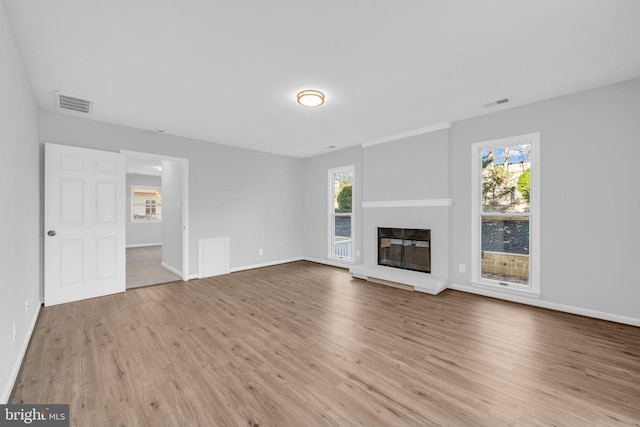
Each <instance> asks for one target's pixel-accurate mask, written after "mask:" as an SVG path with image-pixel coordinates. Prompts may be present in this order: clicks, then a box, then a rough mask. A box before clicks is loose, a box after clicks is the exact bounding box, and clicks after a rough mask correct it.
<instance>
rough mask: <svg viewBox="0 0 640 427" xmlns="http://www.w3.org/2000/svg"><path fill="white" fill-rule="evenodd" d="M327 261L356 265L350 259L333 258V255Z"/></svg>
mask: <svg viewBox="0 0 640 427" xmlns="http://www.w3.org/2000/svg"><path fill="white" fill-rule="evenodd" d="M327 259H328V260H331V261H333V262H343V263H345V264H355V263H356V261H355V260H353V259H350V258H340V257H337V256H331V255H329V256H328V257H327Z"/></svg>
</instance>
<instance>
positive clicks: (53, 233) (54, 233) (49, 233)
mask: <svg viewBox="0 0 640 427" xmlns="http://www.w3.org/2000/svg"><path fill="white" fill-rule="evenodd" d="M47 234H48V235H49V236H55V235H56V232H55V230H49V231H48V232H47Z"/></svg>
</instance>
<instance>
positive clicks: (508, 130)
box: [450, 79, 640, 319]
mask: <svg viewBox="0 0 640 427" xmlns="http://www.w3.org/2000/svg"><path fill="white" fill-rule="evenodd" d="M533 132H540V148H541V150H540V151H541V168H542V170H541V175H540V178H541V180H542V182H541V190H542V195H541V201H540V208H541V218H540V219H541V229H542V233H541V269H542V274H541V276H542V277H541V291H542V297H541V301H547V302H552V303H556V304H563V305H568V306H575V307H580V308H585V309H589V310H595V311H600V312H605V313H612V314H616V315H620V316H629V317H633V318H636V319H638V318H640V303H639V302H640V280H639V279H638V273H637V271H636V270H635V267H636V266H637V265H638V260H640V222H639V221H638V219H639V218H640V197H639V195H638V189H637V184H636V183H637V181H638V160H639V159H640V79H635V80H631V81H627V82H623V83H619V84H616V85H612V86H607V87H602V88H599V89H594V90H590V91H586V92H581V93H577V94H573V95H569V96H564V97H561V98H556V99H552V100H549V101H545V102H540V103H537V104H533V105H528V106H524V107H521V108H515V109H511V110H507V111H504V112H499V113H495V114H491V115H487V116H483V117H477V118H474V119H469V120H464V121H460V122H456V123H454V126H453V132H452V156H451V180H452V194H453V199H454V207H453V215H452V252H451V261H452V262H451V266H450V275H451V276H450V277H451V281H452V282H453V283H457V284H460V285H469V279H470V277H469V274H460V273H458V272H457V268H456V266H457V265H458V264H460V263H464V264H467V266H469V265H470V262H471V259H470V258H471V252H470V245H471V240H470V233H471V230H470V225H471V217H470V208H471V207H470V200H471V193H470V190H471V189H470V186H471V175H470V156H471V148H470V146H471V144H472V143H474V142H480V141H486V140H491V139H496V138H502V137H509V136H514V135H522V134H527V133H533ZM467 271H468V270H467Z"/></svg>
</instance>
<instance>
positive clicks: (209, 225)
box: [40, 111, 303, 275]
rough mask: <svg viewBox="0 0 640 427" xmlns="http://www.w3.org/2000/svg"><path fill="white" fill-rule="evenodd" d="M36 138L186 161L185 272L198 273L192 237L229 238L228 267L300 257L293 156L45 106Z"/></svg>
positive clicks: (296, 171) (298, 187)
mask: <svg viewBox="0 0 640 427" xmlns="http://www.w3.org/2000/svg"><path fill="white" fill-rule="evenodd" d="M40 141H41V142H45V141H46V142H52V143H57V144H66V145H72V146H79V147H87V148H95V149H99V150H106V151H116V152H117V151H119V150H120V149H124V150H130V151H138V152H143V153H152V154H162V155H167V156H173V157H180V158H186V159H188V160H189V200H190V218H189V220H190V231H189V238H190V247H189V254H190V256H189V258H190V259H189V274H191V275H193V274H197V272H198V239H208V238H214V237H226V236H228V237H230V252H231V268H237V267H243V266H249V265H255V264H260V263H267V262H276V261H280V260H285V259H292V258H299V257H301V256H302V239H301V238H300V236H301V235H302V234H303V232H302V208H301V207H300V203H299V201H300V200H302V180H301V179H300V176H301V171H302V169H301V166H302V162H301V161H300V160H299V159H294V158H291V157H285V156H277V155H272V154H266V153H261V152H257V151H251V150H245V149H240V148H233V147H228V146H225V145H219V144H212V143H207V142H202V141H196V140H192V139H187V138H180V137H176V136H172V135H168V134H159V133H157V132H151V131H144V130H138V129H133V128H128V127H125V126H118V125H112V124H108V123H103V122H98V121H95V120H87V119H84V118H77V117H72V116H70V115H66V114H57V113H52V112H47V111H42V112H41V113H40ZM259 248H264V255H263V256H260V255H258V249H259Z"/></svg>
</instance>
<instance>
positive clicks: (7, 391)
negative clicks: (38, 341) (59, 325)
mask: <svg viewBox="0 0 640 427" xmlns="http://www.w3.org/2000/svg"><path fill="white" fill-rule="evenodd" d="M41 307H42V303H41V302H40V301H38V304H37V305H36V312H35V315H34V316H33V320H32V321H31V325H29V330H28V331H27V335H26V337H25V339H24V342H23V343H22V347H21V348H20V352H19V353H18V358H17V359H16V362H15V364H14V365H13V369H12V370H11V376H9V382H8V383H7V384H6V385H5V387H4V390H3V392H2V397H1V398H0V403H1V404H3V405H4V404H6V403H7V402H9V398H10V397H11V391H12V390H13V386H14V385H15V383H16V380H17V379H18V374H19V373H20V368H21V367H22V361H23V360H24V355H25V354H26V353H27V348H29V342H31V335H32V334H33V330H34V329H35V327H36V322H37V321H38V316H39V315H40V308H41Z"/></svg>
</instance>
